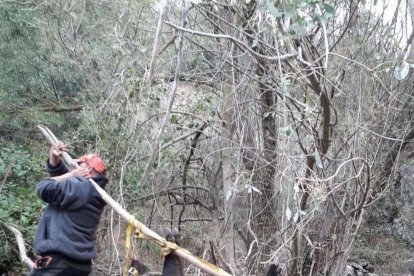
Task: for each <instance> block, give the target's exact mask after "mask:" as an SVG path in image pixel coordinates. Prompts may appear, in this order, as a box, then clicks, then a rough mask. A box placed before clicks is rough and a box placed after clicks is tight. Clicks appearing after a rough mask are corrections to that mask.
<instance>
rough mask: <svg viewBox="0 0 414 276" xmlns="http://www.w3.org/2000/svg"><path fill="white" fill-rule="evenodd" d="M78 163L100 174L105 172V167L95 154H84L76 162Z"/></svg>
mask: <svg viewBox="0 0 414 276" xmlns="http://www.w3.org/2000/svg"><path fill="white" fill-rule="evenodd" d="M76 162H78V163H86V164H88V166H89V167H91V168H93V169H94V170H95V171H97V172H98V173H100V174H104V173H105V172H106V165H105V163H104V161H103V160H102V159H101V158H100V157H99V156H98V155H97V154H86V155H83V156H81V157H79V159H77V160H76Z"/></svg>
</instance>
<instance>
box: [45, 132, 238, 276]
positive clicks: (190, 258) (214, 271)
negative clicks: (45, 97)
mask: <svg viewBox="0 0 414 276" xmlns="http://www.w3.org/2000/svg"><path fill="white" fill-rule="evenodd" d="M38 127H39V129H40V130H41V131H42V133H43V135H44V136H45V137H46V139H47V140H48V141H49V142H50V143H51V144H52V145H53V146H56V145H57V143H58V142H59V140H58V139H57V138H56V136H55V135H54V134H53V133H52V132H51V131H50V130H49V129H48V128H46V127H43V126H40V125H39V126H38ZM62 158H63V160H64V161H65V163H66V164H68V165H69V166H73V167H77V166H78V164H77V163H76V162H75V161H73V159H72V157H70V155H69V154H68V153H66V152H64V153H63V154H62ZM89 181H90V182H91V183H92V185H93V186H94V187H95V189H96V190H97V191H98V193H99V194H100V195H101V197H102V199H103V200H104V201H105V202H106V203H107V204H108V205H109V206H110V207H111V208H112V209H114V211H115V212H117V213H118V214H119V215H120V216H121V217H122V218H123V219H124V220H125V221H127V222H128V223H130V224H133V225H134V227H135V229H136V230H137V232H139V233H140V234H142V235H143V236H144V237H146V238H148V239H151V240H153V241H155V242H156V243H157V244H158V245H160V246H161V247H163V248H174V250H173V253H174V254H175V255H177V256H179V257H181V258H183V259H184V260H186V261H187V262H189V263H191V264H193V265H195V266H197V267H199V268H200V269H202V270H204V271H205V272H207V273H210V274H211V275H217V276H229V275H231V274H229V273H227V272H226V271H224V270H222V269H221V268H219V267H217V266H215V265H213V264H211V263H208V262H206V261H204V260H203V259H200V258H198V257H196V256H194V255H193V254H191V253H190V252H189V251H188V250H186V249H184V248H182V247H180V246H176V245H174V244H173V245H171V243H170V242H168V241H167V240H166V239H164V238H163V237H161V236H160V235H158V234H157V233H155V232H154V231H152V230H151V229H149V228H148V227H147V226H145V225H144V224H142V223H141V222H140V221H138V220H137V219H135V218H134V216H132V215H131V214H130V213H128V211H126V210H125V209H123V208H122V207H121V205H119V204H118V202H116V201H115V200H113V199H112V198H111V197H110V196H109V195H108V194H107V193H106V192H105V190H103V189H102V188H101V187H99V185H98V184H97V183H96V182H95V181H93V179H89Z"/></svg>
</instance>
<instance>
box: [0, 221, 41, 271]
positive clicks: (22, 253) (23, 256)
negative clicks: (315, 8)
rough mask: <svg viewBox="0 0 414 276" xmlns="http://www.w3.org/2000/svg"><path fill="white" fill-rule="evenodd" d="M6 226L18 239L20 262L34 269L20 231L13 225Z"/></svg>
mask: <svg viewBox="0 0 414 276" xmlns="http://www.w3.org/2000/svg"><path fill="white" fill-rule="evenodd" d="M4 225H5V226H6V227H7V229H9V230H10V231H12V232H13V234H14V236H15V237H16V241H17V246H18V247H19V254H20V260H21V261H22V263H25V264H26V265H27V266H28V267H29V268H33V266H34V263H33V261H32V260H31V259H30V258H29V257H27V253H26V248H25V246H24V240H23V236H22V233H20V231H19V230H17V229H16V228H15V227H13V226H11V225H8V224H4Z"/></svg>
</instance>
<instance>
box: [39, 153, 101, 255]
mask: <svg viewBox="0 0 414 276" xmlns="http://www.w3.org/2000/svg"><path fill="white" fill-rule="evenodd" d="M46 170H47V171H48V173H49V174H50V176H51V177H54V176H59V175H62V174H65V173H67V172H68V169H67V167H66V166H65V164H64V163H63V162H60V163H59V164H58V165H57V166H56V167H52V165H51V164H50V162H49V161H48V162H47V165H46ZM93 180H95V182H96V183H97V184H98V185H99V186H100V187H101V188H104V187H105V185H106V183H107V182H108V180H107V178H106V177H104V176H98V177H94V178H93ZM36 192H37V194H38V196H39V197H40V198H41V199H42V200H44V201H45V202H47V203H48V205H47V207H46V209H45V210H44V212H43V214H42V217H41V219H40V222H39V225H38V226H37V230H36V235H35V242H34V249H35V252H36V254H37V255H45V254H47V253H58V254H62V255H65V256H67V257H69V258H72V259H75V260H79V261H88V260H91V259H93V258H95V257H96V246H95V243H96V240H95V232H96V229H97V227H98V224H99V220H100V217H101V214H102V211H103V208H104V206H105V202H104V201H103V199H102V198H101V196H100V195H99V193H98V191H97V190H96V189H95V188H94V187H93V185H92V183H90V182H89V180H87V179H86V178H84V177H71V178H68V179H65V180H63V181H56V180H53V179H45V180H43V181H41V182H39V183H38V184H37V187H36Z"/></svg>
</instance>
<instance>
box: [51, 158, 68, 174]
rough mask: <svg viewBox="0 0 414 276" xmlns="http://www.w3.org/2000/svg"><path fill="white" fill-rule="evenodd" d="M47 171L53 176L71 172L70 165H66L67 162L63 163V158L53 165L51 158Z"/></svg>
mask: <svg viewBox="0 0 414 276" xmlns="http://www.w3.org/2000/svg"><path fill="white" fill-rule="evenodd" d="M46 171H47V172H48V173H49V175H50V176H51V177H54V176H59V175H62V174H65V173H67V172H69V170H68V167H66V165H65V163H63V162H62V160H60V161H59V163H58V164H57V165H56V166H52V164H50V161H49V159H48V160H47V164H46Z"/></svg>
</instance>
